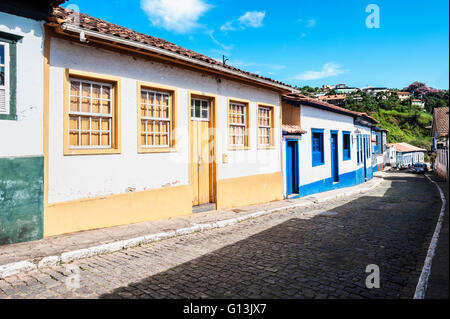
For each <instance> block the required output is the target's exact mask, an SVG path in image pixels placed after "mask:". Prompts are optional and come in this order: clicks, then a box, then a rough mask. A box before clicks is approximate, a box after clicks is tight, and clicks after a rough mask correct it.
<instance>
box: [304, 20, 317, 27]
mask: <svg viewBox="0 0 450 319" xmlns="http://www.w3.org/2000/svg"><path fill="white" fill-rule="evenodd" d="M316 24H317V21H316V20H314V19H309V20H308V24H307V25H306V27H307V28H312V27H315V26H316Z"/></svg>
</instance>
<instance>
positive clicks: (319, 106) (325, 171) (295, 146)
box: [282, 93, 377, 198]
mask: <svg viewBox="0 0 450 319" xmlns="http://www.w3.org/2000/svg"><path fill="white" fill-rule="evenodd" d="M282 109H283V154H285V161H284V163H283V164H284V167H285V168H284V170H283V172H284V186H283V190H284V196H285V197H286V198H291V197H298V196H305V195H309V194H314V193H318V192H323V191H327V190H331V189H336V188H341V187H348V186H353V185H356V184H360V183H363V182H365V181H366V180H369V179H371V178H372V177H373V168H372V147H371V130H372V127H373V126H374V125H375V124H376V123H377V121H376V120H375V119H373V118H371V117H370V116H368V115H367V114H364V113H359V112H353V111H350V110H347V109H345V108H341V107H338V106H335V105H332V104H329V103H326V102H322V101H320V100H318V99H313V98H309V97H306V96H304V95H301V94H296V93H293V94H286V95H284V96H283V103H282Z"/></svg>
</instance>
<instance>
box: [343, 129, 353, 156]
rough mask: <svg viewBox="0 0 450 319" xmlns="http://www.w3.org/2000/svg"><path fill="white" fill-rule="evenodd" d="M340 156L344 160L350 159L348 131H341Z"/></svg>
mask: <svg viewBox="0 0 450 319" xmlns="http://www.w3.org/2000/svg"><path fill="white" fill-rule="evenodd" d="M342 157H343V160H344V161H348V160H350V159H351V150H350V132H342Z"/></svg>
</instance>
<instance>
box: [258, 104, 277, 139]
mask: <svg viewBox="0 0 450 319" xmlns="http://www.w3.org/2000/svg"><path fill="white" fill-rule="evenodd" d="M273 124H274V123H273V108H272V107H265V106H259V107H258V146H263V147H267V146H273Z"/></svg>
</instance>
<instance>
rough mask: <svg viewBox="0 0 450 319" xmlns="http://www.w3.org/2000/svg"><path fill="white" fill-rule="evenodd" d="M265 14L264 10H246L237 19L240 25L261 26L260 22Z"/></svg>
mask: <svg viewBox="0 0 450 319" xmlns="http://www.w3.org/2000/svg"><path fill="white" fill-rule="evenodd" d="M265 16H266V12H265V11H248V12H246V13H245V14H244V15H243V16H241V17H240V18H239V19H238V20H239V22H240V23H241V24H242V25H245V26H247V27H252V28H259V27H262V22H263V20H264V17H265Z"/></svg>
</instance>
